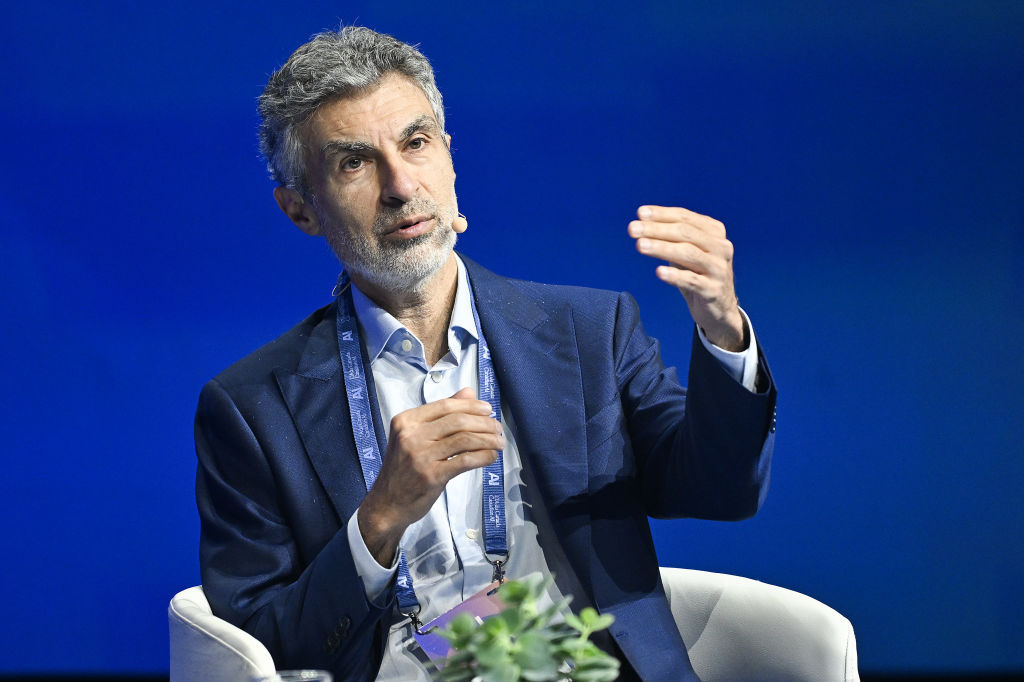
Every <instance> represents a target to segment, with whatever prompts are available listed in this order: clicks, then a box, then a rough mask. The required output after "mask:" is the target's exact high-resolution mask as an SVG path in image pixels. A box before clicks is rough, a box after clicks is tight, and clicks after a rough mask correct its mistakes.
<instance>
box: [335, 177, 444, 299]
mask: <svg viewBox="0 0 1024 682" xmlns="http://www.w3.org/2000/svg"><path fill="white" fill-rule="evenodd" d="M452 200H453V204H454V202H455V201H456V200H455V197H454V195H453V197H452ZM453 210H454V211H457V210H458V209H453ZM418 213H424V214H426V215H429V216H431V217H433V218H434V219H435V220H436V221H437V222H436V224H435V226H434V229H433V230H431V231H430V232H428V233H427V234H422V235H420V236H418V237H415V238H413V239H409V240H402V241H397V242H389V241H382V240H381V239H380V235H382V234H383V233H384V231H385V230H387V229H388V227H389V226H391V225H394V224H395V223H396V222H398V221H399V220H401V219H402V218H404V217H407V216H411V215H416V214H418ZM454 218H455V214H454V213H453V214H452V215H443V214H442V211H441V209H440V207H439V206H437V204H435V203H434V202H433V201H430V200H426V199H420V200H418V199H413V200H412V201H410V202H408V203H406V204H405V205H404V206H403V207H402V208H401V209H400V210H395V211H386V212H382V213H380V214H379V215H378V216H377V219H376V220H375V221H374V225H373V235H374V236H372V237H366V236H364V235H353V236H350V235H347V234H344V230H339V229H334V228H333V227H331V228H330V229H327V230H325V237H326V239H327V243H328V244H329V245H330V247H331V250H332V251H334V255H336V256H337V257H338V260H340V261H341V263H342V265H344V266H345V269H347V270H348V271H349V275H350V276H351V275H353V274H354V275H355V276H356V277H359V278H362V279H363V280H365V281H366V282H369V283H370V284H371V285H373V286H375V287H378V288H380V289H383V290H385V291H396V292H397V291H411V292H415V291H419V290H421V289H422V288H423V287H424V286H425V285H426V283H427V282H429V281H430V279H431V277H433V275H434V274H436V273H437V271H438V270H440V269H441V267H442V266H443V265H444V264H445V262H447V260H448V257H449V255H450V254H451V252H452V249H453V248H455V242H456V239H457V238H458V235H457V234H456V233H455V231H454V230H452V220H453V219H454ZM321 220H322V219H321Z"/></svg>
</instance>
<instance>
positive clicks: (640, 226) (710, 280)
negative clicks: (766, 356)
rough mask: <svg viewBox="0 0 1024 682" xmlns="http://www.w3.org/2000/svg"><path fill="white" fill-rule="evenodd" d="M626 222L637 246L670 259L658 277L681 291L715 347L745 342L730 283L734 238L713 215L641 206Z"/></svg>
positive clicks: (740, 346)
mask: <svg viewBox="0 0 1024 682" xmlns="http://www.w3.org/2000/svg"><path fill="white" fill-rule="evenodd" d="M636 214H637V218H639V220H634V221H631V222H630V223H629V236H631V237H633V238H634V239H636V248H637V250H638V251H639V252H640V253H642V254H644V255H647V256H652V257H654V258H660V259H662V260H665V261H668V265H660V266H658V269H657V275H658V278H659V279H661V280H662V281H664V282H668V283H669V284H672V285H675V286H676V287H678V289H679V291H680V292H681V293H682V294H683V298H684V299H685V300H686V305H687V306H688V307H689V309H690V314H691V315H692V316H693V319H694V321H695V322H696V323H697V324H698V325H699V326H700V328H701V329H703V330H704V333H705V334H706V335H707V337H708V340H709V341H711V343H713V344H715V345H716V346H718V347H719V348H724V349H725V350H731V351H740V350H744V349H745V348H746V347H747V346H748V345H749V339H748V333H749V332H748V330H747V328H746V325H745V323H744V321H743V315H742V314H740V308H739V302H738V301H737V299H736V291H735V288H734V284H733V272H732V256H733V247H732V242H730V241H729V240H728V239H726V238H725V226H724V225H722V223H720V222H718V221H717V220H715V219H714V218H709V217H708V216H706V215H701V214H699V213H694V212H693V211H688V210H687V209H685V208H673V207H666V206H641V207H640V208H639V209H638V210H637V212H636Z"/></svg>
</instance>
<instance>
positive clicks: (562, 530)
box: [463, 256, 591, 589]
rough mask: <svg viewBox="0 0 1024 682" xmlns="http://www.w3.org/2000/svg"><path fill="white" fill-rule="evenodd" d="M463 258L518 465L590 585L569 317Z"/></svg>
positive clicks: (582, 436)
mask: <svg viewBox="0 0 1024 682" xmlns="http://www.w3.org/2000/svg"><path fill="white" fill-rule="evenodd" d="M463 260H464V262H465V263H466V267H467V270H468V273H469V277H470V282H471V284H472V286H473V294H474V296H475V298H476V303H477V310H478V312H479V315H480V325H481V327H482V328H483V333H484V335H485V336H486V337H487V343H488V345H489V346H490V348H491V354H492V357H493V358H494V367H495V372H496V374H497V376H498V385H499V386H500V388H501V395H502V399H503V401H504V402H506V403H507V405H508V408H509V409H510V410H511V412H512V421H513V424H514V425H515V427H516V431H515V437H516V443H517V445H518V447H519V453H520V456H521V458H522V460H523V465H524V466H525V467H529V468H530V471H531V473H532V474H533V478H534V479H535V480H536V481H537V485H538V487H539V488H540V492H541V496H542V499H543V501H544V503H545V505H546V507H547V509H546V511H547V513H548V515H549V516H550V517H551V521H552V525H553V526H554V529H555V532H556V533H557V535H558V538H557V539H558V541H559V542H560V543H561V544H562V545H563V546H565V549H566V554H567V556H568V557H569V558H570V562H571V563H572V566H573V569H574V570H575V571H576V573H577V576H578V577H579V578H580V580H581V581H582V582H583V583H584V587H585V588H587V589H589V587H590V579H589V574H590V571H589V562H588V561H587V557H589V555H590V553H591V543H590V523H589V516H590V509H589V494H588V493H589V490H588V475H587V457H586V442H587V441H586V430H585V423H586V419H585V411H584V405H583V400H582V391H583V388H582V387H583V383H582V377H581V375H580V363H579V351H578V349H577V347H576V342H575V339H576V337H575V331H574V328H573V321H572V315H571V314H570V313H569V311H568V310H566V311H558V310H551V311H549V310H547V309H545V306H544V302H543V301H540V300H537V299H535V298H533V297H531V296H529V295H526V294H524V293H523V291H522V290H521V289H520V288H518V287H517V286H516V285H515V284H514V283H512V282H511V281H510V280H507V279H505V278H503V277H498V276H497V275H495V274H494V273H491V272H489V271H488V270H485V269H484V268H482V267H480V266H479V265H477V264H476V263H473V262H472V261H470V260H469V259H468V258H465V257H464V256H463Z"/></svg>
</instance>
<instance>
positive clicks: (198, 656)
mask: <svg viewBox="0 0 1024 682" xmlns="http://www.w3.org/2000/svg"><path fill="white" fill-rule="evenodd" d="M167 621H168V626H169V628H170V638H171V675H170V679H171V682H192V680H223V681H225V682H233V681H235V680H237V681H238V682H249V681H250V680H251V679H252V678H253V677H256V676H260V675H272V674H273V673H274V672H276V668H275V666H274V659H273V658H272V657H271V656H270V652H268V651H267V648H266V647H265V646H263V644H262V643H261V642H260V641H259V640H258V639H256V638H255V637H253V636H252V635H250V634H249V633H248V632H245V631H244V630H242V629H240V628H237V627H235V626H234V625H232V624H231V623H228V622H227V621H226V620H221V619H220V618H218V617H217V616H215V615H213V613H212V612H211V611H210V604H209V602H207V600H206V595H205V594H203V588H202V587H201V586H196V587H190V588H188V589H187V590H182V591H181V592H179V593H178V594H176V595H174V598H173V599H171V603H170V606H168V607H167Z"/></svg>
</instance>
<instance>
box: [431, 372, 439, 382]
mask: <svg viewBox="0 0 1024 682" xmlns="http://www.w3.org/2000/svg"><path fill="white" fill-rule="evenodd" d="M430 380H431V381H433V382H434V383H435V384H439V383H441V372H431V373H430Z"/></svg>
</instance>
